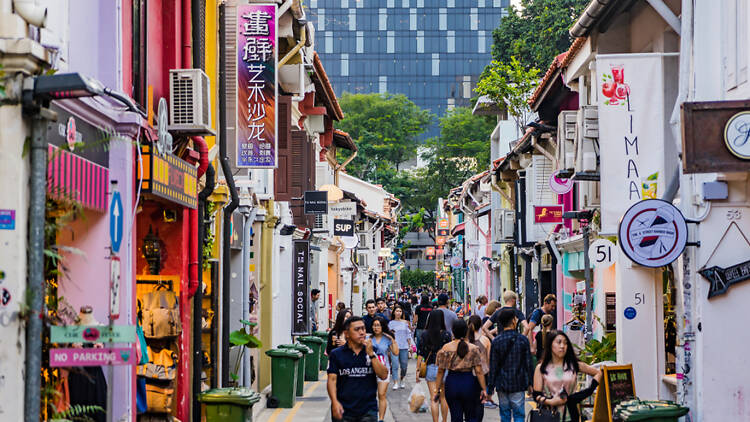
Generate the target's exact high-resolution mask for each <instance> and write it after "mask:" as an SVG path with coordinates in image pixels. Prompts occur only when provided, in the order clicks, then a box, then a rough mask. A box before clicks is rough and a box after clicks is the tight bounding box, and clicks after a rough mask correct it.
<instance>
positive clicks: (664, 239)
mask: <svg viewBox="0 0 750 422" xmlns="http://www.w3.org/2000/svg"><path fill="white" fill-rule="evenodd" d="M618 234H619V238H620V247H621V248H622V251H623V252H625V255H627V257H628V258H630V259H631V260H632V261H633V262H635V263H637V264H640V265H643V266H644V267H651V268H658V267H662V266H664V265H667V264H669V263H671V262H673V261H674V260H675V259H677V257H678V256H680V254H682V251H683V250H685V244H686V243H687V224H686V223H685V217H683V216H682V213H681V212H680V210H678V209H677V208H676V207H675V206H674V205H672V204H670V203H669V202H667V201H663V200H661V199H646V200H643V201H640V202H636V203H635V204H633V206H632V207H630V209H628V210H627V211H626V212H625V215H624V216H623V217H622V220H621V221H620V228H619V229H618Z"/></svg>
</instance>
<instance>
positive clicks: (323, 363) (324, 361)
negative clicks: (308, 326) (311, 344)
mask: <svg viewBox="0 0 750 422" xmlns="http://www.w3.org/2000/svg"><path fill="white" fill-rule="evenodd" d="M313 335H314V336H315V337H317V338H319V339H321V340H323V346H322V349H321V350H320V370H321V371H325V370H326V369H328V355H326V353H325V352H326V344H328V332H327V331H316V332H314V333H313Z"/></svg>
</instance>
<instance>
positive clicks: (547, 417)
mask: <svg viewBox="0 0 750 422" xmlns="http://www.w3.org/2000/svg"><path fill="white" fill-rule="evenodd" d="M542 392H544V377H542ZM567 411H568V406H567V405H564V406H563V414H562V416H561V415H560V412H558V411H557V408H554V407H548V406H539V407H537V408H536V409H534V410H532V411H531V412H529V418H528V421H529V422H563V421H565V415H566V413H567Z"/></svg>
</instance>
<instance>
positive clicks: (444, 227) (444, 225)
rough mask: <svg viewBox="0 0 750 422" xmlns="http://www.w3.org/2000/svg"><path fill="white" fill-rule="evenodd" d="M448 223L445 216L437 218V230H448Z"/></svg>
mask: <svg viewBox="0 0 750 422" xmlns="http://www.w3.org/2000/svg"><path fill="white" fill-rule="evenodd" d="M449 227H450V223H449V222H448V219H447V218H441V219H440V220H438V230H448V228H449Z"/></svg>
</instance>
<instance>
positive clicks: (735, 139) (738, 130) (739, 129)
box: [724, 111, 750, 160]
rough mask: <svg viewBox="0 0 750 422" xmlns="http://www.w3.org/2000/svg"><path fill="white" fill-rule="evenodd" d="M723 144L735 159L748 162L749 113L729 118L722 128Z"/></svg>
mask: <svg viewBox="0 0 750 422" xmlns="http://www.w3.org/2000/svg"><path fill="white" fill-rule="evenodd" d="M724 143H725V144H726V146H727V149H729V152H731V153H732V155H734V156H735V157H737V158H741V159H743V160H750V111H742V112H739V113H737V114H735V115H734V116H732V117H730V118H729V120H728V121H727V124H726V126H724Z"/></svg>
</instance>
